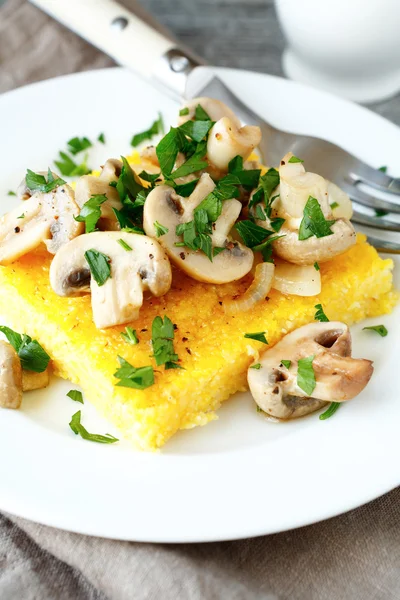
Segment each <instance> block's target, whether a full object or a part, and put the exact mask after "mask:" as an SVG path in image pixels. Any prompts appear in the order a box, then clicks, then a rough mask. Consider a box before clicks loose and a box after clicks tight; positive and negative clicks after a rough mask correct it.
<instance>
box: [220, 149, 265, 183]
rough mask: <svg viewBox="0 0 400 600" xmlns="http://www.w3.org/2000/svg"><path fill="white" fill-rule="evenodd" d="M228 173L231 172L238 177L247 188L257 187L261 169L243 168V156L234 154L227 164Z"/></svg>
mask: <svg viewBox="0 0 400 600" xmlns="http://www.w3.org/2000/svg"><path fill="white" fill-rule="evenodd" d="M228 170H229V173H233V174H234V175H236V177H237V178H238V179H239V181H240V183H241V185H242V186H243V187H244V188H246V189H249V190H252V189H253V188H255V187H257V186H258V184H259V181H260V175H261V169H244V168H243V158H242V157H241V156H235V157H234V158H232V160H231V161H230V163H229V165H228Z"/></svg>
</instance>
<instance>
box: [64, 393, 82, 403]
mask: <svg viewBox="0 0 400 600" xmlns="http://www.w3.org/2000/svg"><path fill="white" fill-rule="evenodd" d="M67 396H68V398H71V400H74V402H80V403H81V404H83V396H82V392H80V391H79V390H69V392H68V394H67Z"/></svg>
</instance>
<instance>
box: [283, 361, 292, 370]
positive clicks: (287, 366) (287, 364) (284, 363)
mask: <svg viewBox="0 0 400 600" xmlns="http://www.w3.org/2000/svg"><path fill="white" fill-rule="evenodd" d="M281 363H282V364H283V366H284V367H286V368H287V369H290V365H291V364H292V361H291V360H284V359H282V360H281Z"/></svg>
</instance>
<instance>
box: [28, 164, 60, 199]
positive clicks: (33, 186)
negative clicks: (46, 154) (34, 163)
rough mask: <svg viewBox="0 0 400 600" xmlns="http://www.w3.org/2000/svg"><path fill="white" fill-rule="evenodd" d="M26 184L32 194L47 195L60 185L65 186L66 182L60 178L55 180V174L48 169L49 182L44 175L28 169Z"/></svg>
mask: <svg viewBox="0 0 400 600" xmlns="http://www.w3.org/2000/svg"><path fill="white" fill-rule="evenodd" d="M25 183H26V187H27V188H28V189H29V190H31V191H32V192H35V191H36V192H44V193H45V194H47V193H48V192H52V191H53V190H54V189H55V188H56V187H58V186H59V185H63V184H64V183H65V181H64V179H61V178H60V177H58V178H57V179H54V177H53V173H52V172H51V170H50V169H48V172H47V181H46V177H45V176H44V175H40V174H39V173H34V172H33V171H31V170H30V169H28V170H27V172H26V176H25Z"/></svg>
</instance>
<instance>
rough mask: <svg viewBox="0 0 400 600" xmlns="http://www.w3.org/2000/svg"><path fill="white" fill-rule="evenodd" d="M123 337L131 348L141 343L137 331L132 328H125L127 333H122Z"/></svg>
mask: <svg viewBox="0 0 400 600" xmlns="http://www.w3.org/2000/svg"><path fill="white" fill-rule="evenodd" d="M121 337H122V339H123V340H125V342H127V343H128V344H131V346H135V345H136V344H138V343H139V338H138V336H137V334H136V330H135V329H132V327H125V332H123V331H121Z"/></svg>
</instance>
